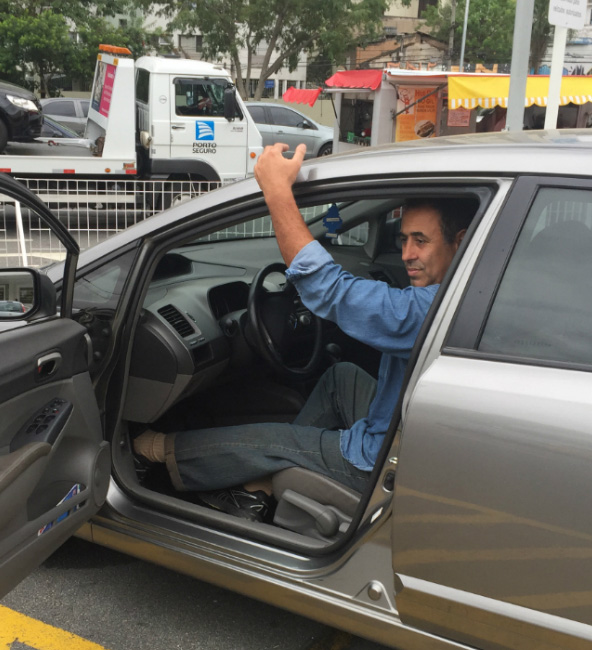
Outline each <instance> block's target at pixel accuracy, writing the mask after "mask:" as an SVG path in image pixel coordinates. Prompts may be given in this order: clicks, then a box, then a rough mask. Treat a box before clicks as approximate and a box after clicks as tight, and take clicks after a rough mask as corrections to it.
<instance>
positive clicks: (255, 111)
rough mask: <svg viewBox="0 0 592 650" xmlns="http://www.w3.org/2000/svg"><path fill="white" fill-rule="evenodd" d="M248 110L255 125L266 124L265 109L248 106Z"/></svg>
mask: <svg viewBox="0 0 592 650" xmlns="http://www.w3.org/2000/svg"><path fill="white" fill-rule="evenodd" d="M248 109H249V113H251V117H252V118H253V120H255V122H256V123H257V124H267V119H266V117H265V108H264V107H263V106H249V107H248Z"/></svg>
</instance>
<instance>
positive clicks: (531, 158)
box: [0, 130, 592, 650]
mask: <svg viewBox="0 0 592 650" xmlns="http://www.w3.org/2000/svg"><path fill="white" fill-rule="evenodd" d="M591 159H592V135H591V134H590V133H587V132H586V131H575V130H571V131H570V130H561V131H551V132H548V133H547V132H544V131H536V132H535V131H526V132H523V133H515V132H508V133H499V134H487V135H483V136H482V135H478V134H477V135H470V136H459V137H455V138H446V137H442V138H434V139H429V140H426V141H418V142H411V143H402V144H399V145H393V146H390V147H385V148H382V147H381V148H380V149H376V150H373V149H364V150H362V151H360V152H358V153H352V154H344V155H342V156H335V157H333V156H331V157H327V158H324V159H322V160H311V161H308V162H305V163H304V165H303V168H302V170H301V174H300V176H299V178H298V182H297V183H296V185H295V188H294V189H295V196H296V200H297V202H298V203H299V205H300V207H301V210H302V213H303V216H304V218H305V219H306V221H307V223H308V225H309V227H310V229H311V232H312V233H313V235H314V237H315V238H316V239H317V240H318V241H319V242H320V243H321V244H322V245H323V246H325V247H326V248H327V249H328V250H329V251H330V252H331V254H332V255H333V257H334V258H335V259H336V260H337V261H338V262H339V263H341V264H342V266H343V267H344V269H346V270H348V269H349V270H351V271H352V272H354V273H355V274H357V275H361V276H363V277H365V278H369V279H373V280H376V281H379V282H386V283H387V284H389V285H391V286H393V287H399V288H403V290H405V287H406V286H407V284H408V278H407V274H406V272H405V268H404V264H403V262H402V259H401V250H400V247H399V239H398V232H399V214H400V206H401V205H402V203H403V202H404V201H405V200H407V199H413V198H420V197H421V198H426V199H427V198H429V199H431V200H434V201H445V200H454V201H456V202H457V204H458V205H459V206H460V205H467V204H468V203H472V204H473V206H474V208H473V210H474V216H473V219H472V223H471V226H470V228H469V230H468V232H467V234H466V236H465V238H464V240H463V242H462V244H461V246H460V248H459V250H458V253H457V254H456V257H455V259H454V260H453V262H452V265H451V267H450V268H449V270H448V272H447V274H446V276H445V278H444V280H443V281H442V283H441V285H440V287H439V290H438V293H437V295H436V298H435V301H434V303H433V306H432V308H431V310H430V312H429V314H428V316H427V318H426V321H425V325H424V328H423V330H422V332H421V333H420V335H419V337H418V339H417V341H416V343H415V346H414V348H413V350H412V352H411V353H410V357H409V365H408V371H407V375H406V378H405V380H404V384H403V388H402V392H401V395H400V398H399V400H398V402H397V403H396V404H395V403H394V402H393V404H392V407H393V418H392V421H391V424H390V427H389V429H388V432H387V434H386V438H385V441H384V444H383V446H382V448H381V451H380V454H379V458H378V461H377V463H376V466H375V468H374V471H373V472H372V474H371V478H370V483H369V485H368V487H367V489H366V490H365V491H364V493H362V494H359V493H356V492H353V491H351V490H349V489H346V488H343V486H340V485H339V484H336V483H334V482H333V481H331V480H329V479H327V478H325V477H323V476H320V475H317V474H313V473H304V475H303V473H302V472H299V471H298V470H296V471H295V472H294V471H292V469H289V470H286V472H287V474H282V475H281V476H279V475H278V476H276V477H274V495H275V497H276V499H277V500H278V506H277V510H276V519H274V521H272V522H269V523H257V522H250V521H246V520H243V519H239V518H237V517H232V516H229V515H226V514H223V513H220V512H218V511H215V510H211V509H208V508H206V507H204V506H203V505H199V504H198V503H195V502H194V501H195V499H194V495H192V494H188V493H181V492H176V491H175V490H174V489H173V487H172V485H171V483H170V482H169V481H168V475H167V474H166V472H164V473H160V472H158V470H157V469H152V470H150V469H148V470H147V469H146V468H145V467H140V466H137V465H136V464H135V459H134V456H133V454H132V451H131V443H130V438H131V436H133V435H134V433H136V432H138V431H141V430H142V429H143V428H145V427H150V428H155V429H159V430H163V431H173V430H178V429H179V428H180V427H182V426H185V427H189V428H194V427H197V428H199V427H201V426H204V425H207V426H216V425H221V424H224V423H230V422H232V423H240V422H253V421H257V420H258V419H266V420H280V419H281V420H283V421H287V420H290V419H291V418H293V417H294V415H295V413H296V412H297V411H298V408H299V406H300V405H301V404H302V402H303V399H304V398H305V397H306V395H307V394H308V392H309V391H310V389H311V387H312V386H313V385H314V380H315V379H316V378H317V377H318V376H319V374H320V373H321V372H322V370H323V368H325V367H327V366H328V365H329V364H330V363H332V362H333V361H335V359H336V358H341V359H343V360H350V361H355V362H356V363H358V364H359V365H361V366H362V367H364V368H365V369H366V370H368V372H371V373H376V371H377V360H378V353H377V352H376V351H375V350H373V349H370V348H368V347H367V346H365V345H362V344H360V343H358V342H356V341H354V340H352V339H350V338H348V336H346V335H345V334H344V333H343V332H342V331H340V330H339V329H338V328H337V327H336V325H334V324H332V323H331V322H324V323H322V326H321V325H320V324H319V323H318V321H316V319H315V318H313V317H312V315H311V314H310V313H309V312H307V311H306V310H305V309H304V308H303V307H302V305H301V304H299V302H298V298H297V296H296V295H295V294H294V293H292V292H290V290H289V289H286V288H285V279H284V275H283V273H282V272H281V266H278V265H277V263H278V262H279V261H280V260H279V252H278V247H277V244H276V242H275V239H274V238H273V237H272V236H270V235H271V232H272V231H271V227H270V222H269V217H268V215H267V211H266V206H265V202H264V200H263V197H262V194H261V192H260V190H259V188H258V186H257V184H256V181H255V180H254V179H249V180H246V181H243V182H240V183H235V184H233V185H228V186H226V187H224V188H222V189H220V190H218V191H214V192H211V193H209V194H206V195H203V196H201V197H199V198H197V199H195V200H192V201H190V202H187V203H183V204H180V205H178V206H177V207H174V208H172V209H170V210H168V211H167V212H165V213H163V214H161V215H155V216H153V217H151V218H150V219H147V220H146V221H144V222H141V223H139V224H137V225H135V226H133V227H131V228H129V229H127V230H125V231H123V232H121V233H119V234H117V235H114V236H113V237H111V238H110V239H108V240H106V241H104V242H102V243H101V244H98V245H97V246H95V247H93V248H90V249H88V250H86V251H83V252H82V253H81V254H80V257H79V260H78V264H77V270H76V272H75V273H74V272H73V269H72V264H73V263H75V260H76V256H77V255H78V246H77V244H76V243H75V242H74V241H73V240H72V238H71V237H70V236H69V234H68V233H67V231H66V230H65V229H64V228H63V226H62V225H61V224H60V222H59V221H58V220H57V219H56V218H54V217H53V216H52V215H51V213H50V212H49V211H48V210H47V209H46V208H45V207H44V206H43V205H42V204H40V202H39V201H38V200H37V199H36V198H35V197H33V196H32V195H31V194H30V193H29V192H28V191H27V190H26V189H25V188H23V187H22V186H21V185H20V184H18V183H16V182H15V181H13V180H11V179H10V178H7V177H2V178H0V193H1V194H5V195H9V196H11V197H12V198H17V199H19V200H22V201H23V202H26V204H27V205H29V206H35V208H36V211H37V212H38V213H39V216H40V217H41V219H42V220H43V221H44V222H45V223H46V225H47V226H48V228H50V229H51V230H52V231H53V232H54V236H55V237H56V238H57V239H59V241H60V242H61V243H62V246H63V250H64V251H65V253H64V254H65V256H66V260H65V261H64V262H63V263H59V264H54V265H53V266H51V267H49V268H48V269H47V271H46V272H41V271H35V270H28V271H27V273H29V275H30V286H31V290H32V293H34V301H33V306H32V308H31V309H30V310H29V311H28V312H27V314H24V315H23V316H22V317H21V318H20V319H11V320H9V319H3V318H0V329H1V330H2V331H1V332H0V358H1V359H2V368H3V371H2V373H1V374H0V500H1V501H0V502H1V504H2V507H0V549H1V550H2V552H1V554H0V595H1V594H3V593H6V592H7V591H8V590H9V589H10V588H11V587H13V586H14V585H15V584H16V583H17V582H18V581H19V580H20V579H21V578H23V576H24V575H25V574H26V573H28V572H29V571H31V570H32V569H33V567H34V566H35V565H37V564H38V563H39V562H42V561H43V560H44V558H46V557H47V556H48V555H49V554H50V553H51V552H52V551H53V550H55V549H56V548H57V547H58V546H59V545H60V544H61V543H62V542H63V541H64V540H65V539H67V538H68V536H69V535H71V534H74V533H76V534H78V535H80V536H81V537H83V538H85V539H87V540H90V541H92V542H95V543H97V544H101V545H104V546H107V547H110V548H113V549H116V550H119V551H122V552H125V553H129V554H131V555H134V556H137V557H139V558H142V559H144V560H148V561H151V562H155V563H157V564H161V565H163V566H166V567H169V568H172V569H174V570H176V571H179V572H182V573H185V574H188V575H192V576H196V577H198V578H201V579H204V580H207V581H211V582H213V583H215V584H218V585H221V586H223V587H225V588H228V589H232V590H236V591H238V592H240V593H243V594H246V595H251V596H253V597H255V598H258V599H261V600H263V601H266V602H269V603H272V604H274V605H277V606H281V607H285V608H288V609H290V610H292V611H294V612H297V613H299V614H302V615H305V616H309V617H311V618H314V619H317V620H320V621H322V622H323V623H325V624H328V625H332V626H335V627H340V628H344V629H346V630H348V631H350V632H352V633H355V634H357V635H360V636H364V637H367V638H369V639H373V640H374V641H376V642H379V643H382V644H385V645H388V646H389V647H392V648H398V649H400V650H405V649H407V650H410V649H411V648H414V649H416V648H428V647H429V648H433V649H434V650H436V649H444V648H449V649H450V650H452V649H453V648H456V649H459V648H465V649H467V650H469V648H470V649H475V648H480V649H490V648H505V649H513V650H525V649H527V648H546V647H549V648H550V647H555V648H562V649H565V650H568V649H574V650H575V649H580V648H585V647H589V646H591V644H592V609H591V608H590V607H589V606H588V602H589V593H590V576H591V575H592V517H590V512H589V510H590V508H589V501H588V495H589V494H590V493H591V492H592V472H591V471H590V459H591V458H592V434H591V432H590V419H591V413H592V346H591V345H590V322H592V296H591V291H592V283H591V281H590V277H592V266H591V265H592V254H591V250H592V166H591V165H590V160H591ZM328 215H329V216H328ZM328 235H330V236H328ZM51 250H52V255H53V254H55V253H53V251H55V250H57V247H53V248H52V249H51ZM48 258H49V255H48ZM16 272H17V271H15V270H13V269H12V270H4V271H1V272H0V284H4V285H9V284H10V282H11V280H12V277H13V274H15V273H16ZM22 272H23V271H20V272H19V273H20V274H21V275H22ZM260 274H263V275H260ZM56 290H57V292H58V304H59V312H58V309H57V307H56ZM270 301H271V302H270ZM283 301H287V302H286V312H285V313H286V315H287V317H286V319H285V322H284V321H283V320H282V323H284V327H285V328H286V332H283V331H280V332H279V337H280V338H281V339H282V340H284V341H285V340H289V341H291V345H290V346H289V347H287V348H285V355H284V356H282V357H281V358H280V357H279V356H277V355H275V360H273V357H274V355H273V354H271V353H270V352H273V351H274V349H275V347H276V346H277V341H278V340H279V339H278V338H277V336H275V334H277V332H274V338H269V339H266V337H256V338H252V337H249V340H248V341H247V339H246V338H245V337H246V336H249V332H251V333H252V332H253V331H254V330H253V328H255V329H259V331H261V329H260V328H261V327H262V322H265V319H266V314H267V313H268V312H267V310H269V309H272V310H273V313H274V314H275V313H277V308H278V307H277V306H278V304H280V303H281V302H283ZM270 305H272V307H270ZM288 306H289V308H288ZM261 310H262V311H261ZM301 316H303V317H304V318H300V317H301ZM294 323H299V325H298V328H294ZM280 324H281V323H280ZM276 325H277V320H276ZM300 325H301V326H302V328H300ZM318 328H320V335H321V336H322V337H323V338H322V341H323V344H322V346H321V350H322V351H323V352H322V354H320V355H316V357H315V362H316V364H315V371H314V372H311V373H310V375H309V376H308V377H304V378H303V377H302V376H301V374H299V372H298V370H299V369H301V368H302V365H303V364H304V363H306V362H307V361H308V360H309V359H310V357H311V356H312V353H311V349H313V348H311V347H309V344H310V342H311V341H310V338H313V337H314V336H316V334H317V332H318V331H319V329H318ZM280 329H281V328H280ZM295 330H298V336H297V337H296V338H292V339H285V338H283V337H284V336H286V337H287V336H289V332H294V331H295ZM313 335H314V336H313ZM254 341H259V343H258V344H255V343H254ZM253 345H259V346H262V347H259V348H255V349H253V347H252V346H253ZM315 349H316V348H315ZM275 351H276V352H277V350H275ZM270 359H271V360H270ZM398 432H400V433H398ZM278 512H280V513H281V514H282V516H281V517H280V518H277V514H278ZM85 522H87V523H85Z"/></svg>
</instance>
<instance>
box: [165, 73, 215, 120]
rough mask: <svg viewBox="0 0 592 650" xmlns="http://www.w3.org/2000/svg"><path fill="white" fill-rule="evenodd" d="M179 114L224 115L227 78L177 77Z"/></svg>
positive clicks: (176, 90)
mask: <svg viewBox="0 0 592 650" xmlns="http://www.w3.org/2000/svg"><path fill="white" fill-rule="evenodd" d="M174 83H175V112H176V114H177V115H190V116H193V115H211V116H214V117H216V116H219V117H223V116H224V90H225V89H226V87H227V85H228V82H227V81H226V79H175V82H174Z"/></svg>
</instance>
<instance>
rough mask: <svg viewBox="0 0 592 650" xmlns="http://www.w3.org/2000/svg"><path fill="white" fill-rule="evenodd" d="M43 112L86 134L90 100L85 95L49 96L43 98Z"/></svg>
mask: <svg viewBox="0 0 592 650" xmlns="http://www.w3.org/2000/svg"><path fill="white" fill-rule="evenodd" d="M41 106H42V108H43V114H44V115H48V116H49V117H52V118H53V119H54V120H56V121H58V122H59V123H60V124H64V125H65V126H67V127H68V128H70V129H72V130H73V131H74V132H76V133H77V134H78V136H79V137H83V136H84V131H85V129H86V121H87V117H88V107H89V106H90V100H89V99H87V98H84V97H48V98H46V99H42V100H41Z"/></svg>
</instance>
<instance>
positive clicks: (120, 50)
mask: <svg viewBox="0 0 592 650" xmlns="http://www.w3.org/2000/svg"><path fill="white" fill-rule="evenodd" d="M99 50H100V51H101V52H108V53H109V54H129V55H130V56H131V51H130V50H128V49H127V47H117V45H106V44H105V43H101V45H99Z"/></svg>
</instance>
